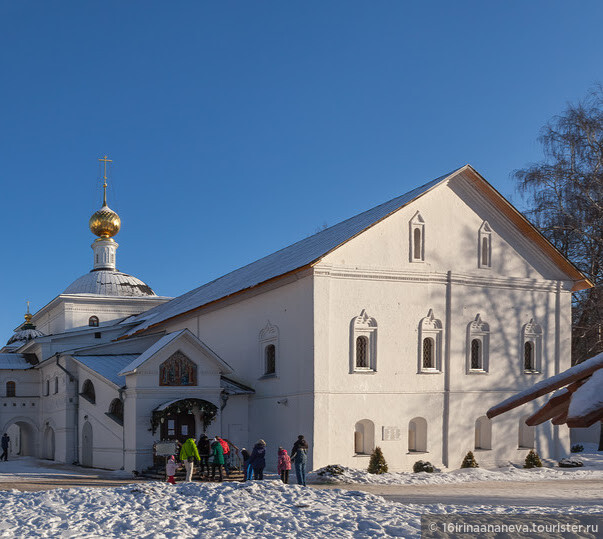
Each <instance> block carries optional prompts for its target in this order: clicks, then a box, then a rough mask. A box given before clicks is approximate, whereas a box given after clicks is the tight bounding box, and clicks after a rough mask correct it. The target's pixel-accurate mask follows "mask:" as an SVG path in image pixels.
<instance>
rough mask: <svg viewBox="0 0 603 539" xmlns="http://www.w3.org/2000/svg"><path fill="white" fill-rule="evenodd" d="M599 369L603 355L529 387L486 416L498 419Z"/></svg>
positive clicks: (602, 367) (497, 406) (498, 405)
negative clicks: (509, 411)
mask: <svg viewBox="0 0 603 539" xmlns="http://www.w3.org/2000/svg"><path fill="white" fill-rule="evenodd" d="M599 369H603V353H601V354H598V355H596V356H595V357H591V358H590V359H587V360H586V361H583V362H582V363H579V364H578V365H574V366H573V367H570V368H569V369H567V370H566V371H563V372H561V373H559V374H556V375H555V376H551V377H550V378H547V379H546V380H542V381H541V382H538V383H537V384H535V385H533V386H532V387H529V388H528V389H525V390H524V391H521V392H519V393H517V394H516V395H513V396H512V397H509V398H508V399H506V400H504V401H503V402H501V403H500V404H497V405H496V406H493V407H492V408H490V409H489V410H488V412H487V414H486V415H487V416H488V417H489V418H493V417H496V416H497V415H500V414H502V413H504V412H506V411H508V410H511V409H513V408H516V407H517V406H521V405H522V404H525V403H526V402H529V401H531V400H534V399H536V398H538V397H541V396H542V395H546V394H547V393H550V392H551V391H555V390H556V389H560V388H562V387H563V386H566V385H568V384H570V383H571V382H574V381H577V380H581V379H583V378H587V377H588V376H591V375H592V374H593V373H594V372H596V371H598V370H599ZM585 385H586V384H585ZM573 398H574V397H572V400H573Z"/></svg>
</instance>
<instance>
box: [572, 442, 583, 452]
mask: <svg viewBox="0 0 603 539" xmlns="http://www.w3.org/2000/svg"><path fill="white" fill-rule="evenodd" d="M570 451H571V452H572V453H582V451H584V446H583V445H582V444H574V445H572V447H571V448H570Z"/></svg>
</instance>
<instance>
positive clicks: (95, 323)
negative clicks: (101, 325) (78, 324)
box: [88, 316, 98, 328]
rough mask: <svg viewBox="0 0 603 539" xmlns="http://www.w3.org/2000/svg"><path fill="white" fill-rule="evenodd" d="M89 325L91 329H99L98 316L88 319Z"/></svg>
mask: <svg viewBox="0 0 603 539" xmlns="http://www.w3.org/2000/svg"><path fill="white" fill-rule="evenodd" d="M88 325H89V326H90V327H91V328H97V327H98V316H91V317H90V318H88Z"/></svg>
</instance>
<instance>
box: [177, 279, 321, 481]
mask: <svg viewBox="0 0 603 539" xmlns="http://www.w3.org/2000/svg"><path fill="white" fill-rule="evenodd" d="M283 283H287V284H284V285H282V286H277V285H278V284H283ZM262 290H263V291H264V293H262V294H257V293H256V292H255V291H254V292H252V293H248V294H246V295H241V296H240V297H238V298H236V301H235V300H232V301H230V302H229V301H224V302H221V303H220V304H219V305H218V308H215V309H208V310H206V311H205V312H201V313H199V314H197V315H195V316H191V317H190V318H184V317H183V318H182V319H177V320H175V321H174V322H173V323H171V324H169V325H167V330H168V331H170V332H171V331H175V330H178V329H182V328H184V327H188V329H190V330H191V331H192V332H193V333H194V334H195V335H197V336H198V337H199V338H200V339H201V340H202V341H203V342H205V343H206V344H207V345H208V346H209V347H210V348H212V350H214V351H215V352H216V353H217V354H218V355H219V356H220V357H221V358H222V359H224V360H225V361H226V362H227V363H229V364H230V365H231V366H232V367H233V369H234V371H235V372H234V375H233V376H234V378H235V379H236V380H238V381H240V382H242V383H244V384H246V385H248V386H250V387H252V388H254V389H255V394H254V395H250V397H249V430H248V437H247V439H246V440H244V442H243V443H244V444H245V447H247V448H248V449H250V448H252V447H253V444H254V443H255V442H257V440H258V439H260V438H262V439H264V440H265V441H266V442H267V444H268V446H267V451H268V454H269V455H272V453H274V454H275V455H276V449H277V448H278V446H279V445H282V446H284V447H287V448H288V449H291V446H292V445H293V442H294V441H295V440H296V439H297V435H298V434H304V435H305V436H306V438H307V439H308V441H309V443H311V442H312V436H313V434H312V433H313V399H314V395H313V391H314V371H313V357H314V349H313V330H312V324H313V309H312V301H313V298H312V278H311V277H310V276H306V277H303V278H301V279H299V280H296V279H295V278H293V279H290V280H288V281H287V280H282V281H280V282H279V283H277V284H274V285H270V286H264V287H262ZM268 322H270V323H271V324H272V325H275V326H277V327H278V330H279V341H278V342H279V345H278V352H277V376H275V377H271V378H263V377H262V374H263V370H262V357H263V356H261V352H260V345H259V334H260V331H261V330H262V329H263V328H264V327H266V324H267V323H268ZM285 399H286V400H287V403H286V404H278V403H277V402H278V401H281V402H282V401H284V400H285ZM228 406H230V404H228V405H227V407H226V409H225V414H226V413H227V412H229V410H228ZM228 421H230V419H229V420H228ZM222 428H223V429H224V430H223V434H224V435H227V434H228V432H227V430H228V425H227V424H222ZM273 460H274V462H273ZM267 468H268V469H270V470H272V469H276V460H275V459H272V458H271V457H270V458H268V459H267Z"/></svg>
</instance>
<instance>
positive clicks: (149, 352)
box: [119, 329, 188, 376]
mask: <svg viewBox="0 0 603 539" xmlns="http://www.w3.org/2000/svg"><path fill="white" fill-rule="evenodd" d="M185 331H188V330H186V329H181V330H180V331H174V333H169V334H168V335H164V336H163V337H161V339H159V340H158V341H157V342H156V343H155V344H153V345H151V346H150V347H149V348H147V349H146V350H145V351H144V352H143V353H142V354H140V355H139V356H138V357H136V359H134V361H131V362H130V363H129V364H127V365H124V367H123V368H122V370H121V371H120V373H119V374H120V376H123V375H126V374H128V373H130V372H132V371H134V370H136V369H137V368H138V367H140V366H141V365H142V364H143V363H144V362H145V361H146V360H147V359H149V358H150V357H152V356H154V355H155V354H156V353H157V352H158V351H159V350H161V349H162V348H163V347H164V346H167V345H168V344H169V343H171V342H172V341H173V340H174V339H176V338H177V337H180V335H182V334H183V333H184V332H185Z"/></svg>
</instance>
